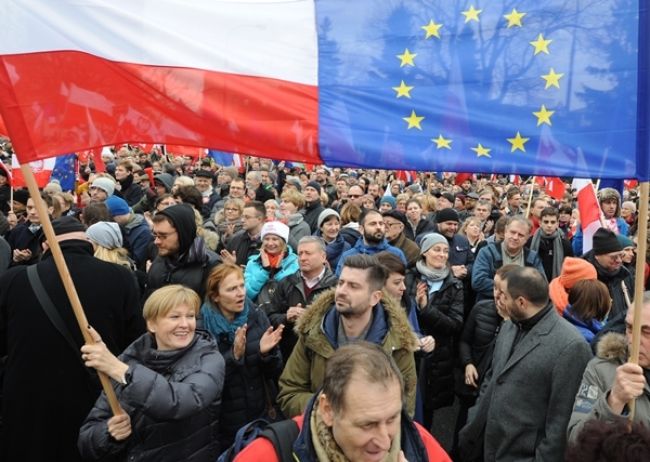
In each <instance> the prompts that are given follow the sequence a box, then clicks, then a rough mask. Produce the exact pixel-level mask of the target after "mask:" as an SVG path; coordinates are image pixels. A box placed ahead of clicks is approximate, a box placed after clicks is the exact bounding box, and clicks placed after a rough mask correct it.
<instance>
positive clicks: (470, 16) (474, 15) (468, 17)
mask: <svg viewBox="0 0 650 462" xmlns="http://www.w3.org/2000/svg"><path fill="white" fill-rule="evenodd" d="M482 12H483V10H477V9H476V8H474V5H472V6H470V7H469V10H467V11H463V12H462V14H463V15H464V16H465V24H467V23H468V22H470V21H472V20H473V21H476V22H478V15H479V14H481V13H482Z"/></svg>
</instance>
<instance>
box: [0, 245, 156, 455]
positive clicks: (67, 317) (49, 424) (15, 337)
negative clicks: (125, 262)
mask: <svg viewBox="0 0 650 462" xmlns="http://www.w3.org/2000/svg"><path fill="white" fill-rule="evenodd" d="M61 249H62V251H63V255H64V257H65V260H66V262H67V264H68V269H69V270H70V274H71V277H72V280H73V281H74V283H75V287H76V289H77V293H78V294H79V298H80V300H81V304H82V306H83V307H84V311H85V313H86V317H87V318H88V322H89V323H90V325H92V326H93V327H94V328H95V329H96V330H97V332H99V334H100V335H101V337H102V339H103V341H104V342H105V343H106V345H107V346H108V348H109V349H110V350H111V351H112V352H113V353H114V354H119V353H120V352H121V351H122V350H123V349H124V348H126V346H127V345H129V343H131V342H132V341H133V340H134V339H135V338H137V337H138V336H139V335H140V334H142V332H143V331H144V322H143V320H142V315H141V313H140V309H139V306H140V304H139V296H138V290H137V288H136V285H135V279H134V278H133V275H132V274H131V272H130V271H129V270H128V269H126V268H124V267H122V266H119V265H116V264H113V263H106V262H104V261H101V260H98V259H97V258H95V257H93V249H92V246H91V245H90V244H89V243H88V242H85V241H78V240H70V241H64V242H62V243H61ZM36 267H37V268H38V274H39V276H40V278H41V280H42V282H43V285H44V286H45V290H46V291H47V293H48V294H49V295H50V297H51V299H52V301H53V303H54V305H55V306H56V308H57V310H58V312H59V314H60V315H61V318H62V319H63V321H64V323H65V325H66V326H67V327H68V330H69V331H70V333H71V335H72V337H73V338H74V340H75V343H76V344H77V346H78V348H81V346H82V345H83V344H84V340H83V337H82V335H81V332H80V331H79V327H78V325H77V322H76V320H75V318H74V315H73V312H72V308H71V307H70V303H69V302H68V298H67V296H66V294H65V291H64V288H63V284H62V282H61V279H60V277H59V274H58V272H57V270H56V267H55V265H54V259H53V258H52V255H51V253H49V252H46V253H45V254H44V256H43V259H42V261H41V262H39V263H38V264H37V266H36ZM26 270H27V268H26V267H24V266H19V267H15V268H12V269H10V270H8V271H7V272H6V273H4V274H3V275H2V277H0V356H4V355H7V363H6V374H5V380H4V387H3V395H4V398H3V409H2V415H3V418H4V425H5V426H4V432H5V436H6V438H7V443H8V444H7V447H6V448H5V452H4V453H3V454H0V460H3V461H5V462H12V461H20V462H24V461H34V462H40V461H43V460H61V461H63V460H65V461H78V460H81V457H80V455H79V453H78V451H77V446H76V439H77V434H78V432H79V427H80V426H81V423H82V422H83V420H84V418H85V417H86V415H88V411H90V409H91V408H92V405H93V403H94V402H95V400H96V399H97V396H99V393H100V391H101V389H100V387H99V383H98V381H97V379H96V377H95V376H94V374H93V375H91V374H90V373H89V370H88V369H87V368H85V367H84V366H83V365H82V362H81V357H80V353H75V352H73V351H72V348H71V347H70V345H68V343H66V341H65V339H64V338H63V336H62V335H61V334H60V333H59V332H58V331H57V330H56V329H55V328H54V326H53V325H52V323H51V322H50V320H49V318H48V317H47V315H46V314H45V312H44V311H43V308H42V307H41V305H40V304H39V303H38V301H37V299H36V296H35V295H34V292H33V290H32V288H31V285H30V284H29V281H28V280H27V272H26Z"/></svg>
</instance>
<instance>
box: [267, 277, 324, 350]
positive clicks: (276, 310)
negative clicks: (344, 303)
mask: <svg viewBox="0 0 650 462" xmlns="http://www.w3.org/2000/svg"><path fill="white" fill-rule="evenodd" d="M336 281H337V279H336V276H334V273H332V271H331V270H330V269H329V268H326V269H325V274H324V275H323V278H322V279H321V280H320V281H319V282H318V284H316V286H314V287H313V288H312V291H311V293H310V294H309V297H307V296H306V295H305V286H304V283H303V280H302V276H300V271H297V272H295V273H294V274H292V275H291V276H289V277H287V278H284V279H283V280H281V281H280V282H279V283H278V287H277V289H276V290H275V292H274V294H273V300H272V301H271V303H268V304H267V305H266V307H267V312H266V314H267V315H268V317H269V321H271V324H272V325H273V326H274V327H275V326H279V325H280V324H284V331H283V332H282V340H280V350H282V357H283V358H284V360H285V361H286V360H287V359H289V356H290V355H291V352H292V351H293V347H294V346H295V345H296V343H297V342H298V336H297V335H296V333H295V332H294V330H293V329H294V326H295V325H294V323H293V322H289V321H287V310H288V309H289V307H292V306H297V305H298V303H300V304H301V305H302V307H303V308H306V307H307V305H311V303H312V301H314V300H315V299H316V297H317V296H318V295H320V294H321V293H322V292H325V291H326V290H327V289H330V288H332V287H334V286H335V285H336Z"/></svg>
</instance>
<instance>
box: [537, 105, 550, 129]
mask: <svg viewBox="0 0 650 462" xmlns="http://www.w3.org/2000/svg"><path fill="white" fill-rule="evenodd" d="M553 114H555V111H549V110H547V109H546V106H544V105H543V104H542V108H541V109H540V110H539V111H537V112H533V115H534V116H535V117H537V126H538V127H539V126H540V125H542V124H548V125H551V116H552V115H553Z"/></svg>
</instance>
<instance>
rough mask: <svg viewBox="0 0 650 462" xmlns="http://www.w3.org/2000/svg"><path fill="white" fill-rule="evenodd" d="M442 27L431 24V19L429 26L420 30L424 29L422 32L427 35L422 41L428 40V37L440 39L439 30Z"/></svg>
mask: <svg viewBox="0 0 650 462" xmlns="http://www.w3.org/2000/svg"><path fill="white" fill-rule="evenodd" d="M441 27H442V24H436V23H435V22H433V19H432V20H430V21H429V24H427V25H426V26H422V27H421V28H422V29H424V31H425V32H426V33H427V36H426V37H424V39H425V40H426V39H428V38H430V37H437V38H440V28H441Z"/></svg>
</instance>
